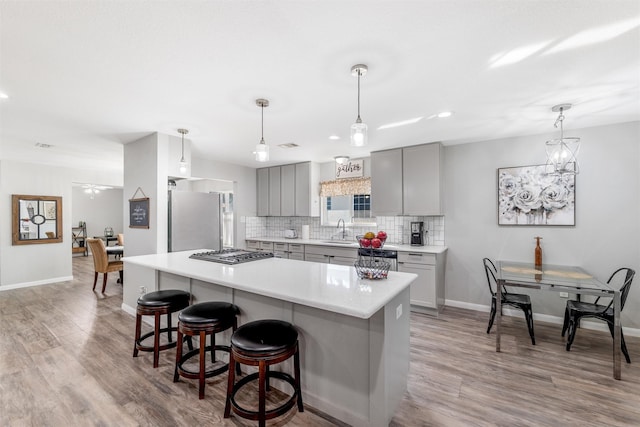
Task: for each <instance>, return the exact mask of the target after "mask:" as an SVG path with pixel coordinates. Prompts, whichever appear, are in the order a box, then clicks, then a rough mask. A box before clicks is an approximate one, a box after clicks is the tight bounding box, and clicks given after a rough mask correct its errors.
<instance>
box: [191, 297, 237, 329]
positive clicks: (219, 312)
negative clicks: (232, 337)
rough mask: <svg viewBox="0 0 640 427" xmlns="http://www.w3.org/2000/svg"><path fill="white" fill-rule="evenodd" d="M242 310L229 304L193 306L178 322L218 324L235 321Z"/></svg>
mask: <svg viewBox="0 0 640 427" xmlns="http://www.w3.org/2000/svg"><path fill="white" fill-rule="evenodd" d="M238 314H240V309H239V308H238V307H237V306H235V305H234V304H231V303H228V302H219V301H209V302H200V303H198V304H193V305H192V306H190V307H187V308H186V309H184V310H182V311H181V312H180V314H179V315H178V320H179V321H180V322H182V323H192V324H201V323H218V322H229V321H233V319H234V318H235V317H236V315H238Z"/></svg>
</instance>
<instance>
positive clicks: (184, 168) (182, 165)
mask: <svg viewBox="0 0 640 427" xmlns="http://www.w3.org/2000/svg"><path fill="white" fill-rule="evenodd" d="M178 133H179V134H182V157H180V173H181V174H185V173H187V166H188V164H187V161H186V160H185V159H184V136H185V135H186V134H188V133H189V131H188V130H187V129H178Z"/></svg>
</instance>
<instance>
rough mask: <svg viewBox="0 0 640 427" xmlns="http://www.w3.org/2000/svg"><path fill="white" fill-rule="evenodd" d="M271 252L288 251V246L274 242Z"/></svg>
mask: <svg viewBox="0 0 640 427" xmlns="http://www.w3.org/2000/svg"><path fill="white" fill-rule="evenodd" d="M273 250H274V251H279V252H283V251H288V250H289V244H288V243H280V242H274V243H273Z"/></svg>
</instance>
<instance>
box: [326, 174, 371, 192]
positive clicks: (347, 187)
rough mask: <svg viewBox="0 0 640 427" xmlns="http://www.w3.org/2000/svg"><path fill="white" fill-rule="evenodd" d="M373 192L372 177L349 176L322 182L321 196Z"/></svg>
mask: <svg viewBox="0 0 640 427" xmlns="http://www.w3.org/2000/svg"><path fill="white" fill-rule="evenodd" d="M353 194H371V178H347V179H336V180H334V181H323V182H321V183H320V197H330V196H349V195H353Z"/></svg>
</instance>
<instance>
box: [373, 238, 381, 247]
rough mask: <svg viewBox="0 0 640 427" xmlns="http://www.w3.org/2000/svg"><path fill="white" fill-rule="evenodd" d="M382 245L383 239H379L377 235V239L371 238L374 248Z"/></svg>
mask: <svg viewBox="0 0 640 427" xmlns="http://www.w3.org/2000/svg"><path fill="white" fill-rule="evenodd" d="M380 246H382V240H380V239H378V238H377V237H376V238H375V239H371V247H372V248H374V249H378V248H379V247H380Z"/></svg>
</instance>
